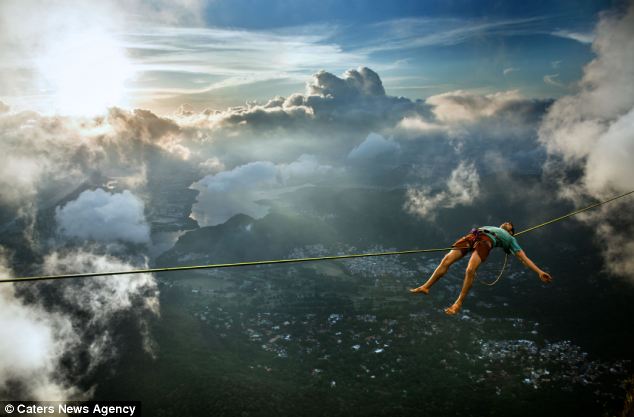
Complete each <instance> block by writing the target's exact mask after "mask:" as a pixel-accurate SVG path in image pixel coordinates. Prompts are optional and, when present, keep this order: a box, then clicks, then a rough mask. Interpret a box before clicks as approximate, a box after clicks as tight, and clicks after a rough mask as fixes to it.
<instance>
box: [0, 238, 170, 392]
mask: <svg viewBox="0 0 634 417" xmlns="http://www.w3.org/2000/svg"><path fill="white" fill-rule="evenodd" d="M0 249H1V248H0ZM130 268H132V266H131V265H129V264H127V263H125V262H122V261H120V260H117V259H115V258H112V257H108V256H103V255H94V254H91V253H88V252H84V251H79V252H71V253H67V254H65V255H60V254H58V253H52V254H50V255H48V256H47V257H46V258H45V261H44V273H63V272H78V271H85V272H90V271H97V270H100V271H103V270H120V269H130ZM0 274H1V275H2V277H11V276H13V273H12V271H11V270H10V268H9V267H8V258H7V252H6V251H5V250H4V249H1V250H0ZM21 290H22V291H20V293H21V294H22V295H24V294H25V291H24V290H26V291H27V292H28V293H29V296H27V297H20V296H18V294H17V291H16V287H15V285H14V284H3V285H2V286H0V300H1V302H2V309H0V325H1V327H0V328H1V329H2V331H1V332H2V337H0V394H1V395H2V397H3V398H31V399H33V400H40V401H43V400H47V401H51V400H68V399H87V398H89V397H90V396H91V395H92V390H93V389H94V387H93V388H90V389H86V388H80V386H81V384H80V382H81V381H82V378H84V377H85V376H86V375H88V374H90V373H92V372H93V371H94V370H96V369H97V367H98V366H99V365H101V364H103V363H104V362H106V361H107V360H110V359H112V358H113V357H114V356H116V347H115V344H114V338H113V337H114V334H113V333H112V330H111V328H110V325H111V324H112V322H113V321H114V320H115V318H116V320H120V319H121V317H124V316H126V315H130V314H131V312H132V311H133V310H134V313H133V317H135V319H134V320H135V322H136V323H137V325H138V326H139V329H140V330H141V332H142V333H143V334H144V337H145V338H146V341H147V345H148V346H149V343H150V342H151V339H150V338H149V335H148V333H147V332H146V331H145V330H144V329H147V321H146V320H147V317H148V316H147V315H148V314H149V315H150V316H152V315H156V314H158V298H157V294H158V293H157V289H156V283H155V282H154V280H153V278H152V276H151V275H147V274H146V275H142V276H135V277H126V278H123V279H120V280H113V279H107V278H94V279H92V278H91V279H86V280H84V281H81V282H79V281H76V282H72V283H71V282H65V283H61V282H59V283H56V285H54V286H47V285H32V286H30V287H28V288H21ZM45 293H46V296H45V295H44V294H45ZM27 299H28V300H31V301H28V302H27V301H25V300H27ZM45 300H49V301H48V302H47V301H45Z"/></svg>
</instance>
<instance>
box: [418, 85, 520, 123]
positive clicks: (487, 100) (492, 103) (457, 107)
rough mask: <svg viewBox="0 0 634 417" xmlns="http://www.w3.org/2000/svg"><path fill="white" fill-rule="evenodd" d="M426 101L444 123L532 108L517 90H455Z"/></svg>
mask: <svg viewBox="0 0 634 417" xmlns="http://www.w3.org/2000/svg"><path fill="white" fill-rule="evenodd" d="M426 103H427V104H429V105H431V106H433V110H432V111H433V114H434V116H436V118H437V119H438V120H439V121H441V122H446V123H455V122H475V121H477V120H479V119H481V118H486V117H493V116H496V115H500V114H504V113H506V114H511V113H518V112H519V113H521V112H522V111H531V110H532V108H531V107H532V106H531V101H530V100H527V99H526V98H524V97H523V96H522V95H521V94H520V93H519V91H517V90H510V91H502V92H498V93H493V94H486V95H481V94H475V93H471V92H468V91H462V90H457V91H452V92H449V93H443V94H438V95H435V96H431V97H429V98H428V99H427V100H426Z"/></svg>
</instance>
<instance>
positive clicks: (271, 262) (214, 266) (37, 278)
mask: <svg viewBox="0 0 634 417" xmlns="http://www.w3.org/2000/svg"><path fill="white" fill-rule="evenodd" d="M632 193H634V190H632V191H630V192H627V193H625V194H621V195H619V196H616V197H613V198H610V199H609V200H605V201H601V202H599V203H595V204H592V205H590V206H588V207H584V208H582V209H579V210H575V211H572V212H570V213H568V214H565V215H563V216H561V217H557V218H555V219H552V220H548V221H546V222H544V223H541V224H538V225H536V226H532V227H529V228H528V229H525V230H522V231H521V232H518V233H515V236H519V235H521V234H524V233H528V232H532V231H533V230H536V229H539V228H541V227H544V226H547V225H549V224H552V223H555V222H558V221H561V220H564V219H567V218H568V217H571V216H574V215H576V214H579V213H581V212H584V211H586V210H590V209H593V208H595V207H598V206H600V205H603V204H606V203H609V202H611V201H614V200H617V199H619V198H623V197H625V196H628V195H630V194H632ZM456 249H457V248H454V247H447V248H432V249H412V250H403V251H391V252H375V253H360V254H353V255H335V256H319V257H314V258H295V259H274V260H267V261H249V262H236V263H227V264H209V265H190V266H175V267H166V268H147V269H132V270H129V271H112V272H90V273H84V274H63V275H41V276H32V277H22V278H4V279H0V283H5V282H26V281H45V280H57V279H70V278H88V277H101V276H110V275H127V274H148V273H153V272H174V271H190V270H195V269H217V268H234V267H241V266H257V265H274V264H290V263H299V262H313V261H327V260H337V259H353V258H367V257H371V256H392V255H410V254H415V253H430V252H447V251H450V250H456ZM504 266H506V260H505V261H504ZM502 272H504V268H503V269H502ZM502 272H501V273H500V275H499V276H498V278H497V279H496V280H495V282H497V281H498V280H499V279H500V277H501V276H502ZM495 282H493V284H495ZM493 284H488V285H493Z"/></svg>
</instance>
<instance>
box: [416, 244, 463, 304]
mask: <svg viewBox="0 0 634 417" xmlns="http://www.w3.org/2000/svg"><path fill="white" fill-rule="evenodd" d="M463 256H464V254H463V253H462V250H459V249H455V250H452V251H449V253H448V254H446V255H445V256H444V258H442V261H440V264H439V265H438V267H436V270H435V271H434V273H433V274H431V277H429V279H428V280H427V282H426V283H424V284H423V285H421V286H420V287H418V288H412V289H411V290H409V291H410V292H413V293H416V292H422V293H424V294H428V293H429V289H430V288H431V286H432V285H434V284H435V283H436V281H438V280H439V279H440V278H442V277H443V275H445V274H446V273H447V271H448V270H449V267H450V266H451V265H452V264H453V263H454V262H456V261H458V260H460V259H462V257H463Z"/></svg>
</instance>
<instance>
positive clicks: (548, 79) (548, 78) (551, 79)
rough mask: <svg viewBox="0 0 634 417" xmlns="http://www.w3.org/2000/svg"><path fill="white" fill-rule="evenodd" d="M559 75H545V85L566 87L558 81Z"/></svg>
mask: <svg viewBox="0 0 634 417" xmlns="http://www.w3.org/2000/svg"><path fill="white" fill-rule="evenodd" d="M557 78H559V74H547V75H544V83H546V84H548V85H554V86H555V87H564V85H563V84H562V83H561V82H559V81H558V80H557Z"/></svg>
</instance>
